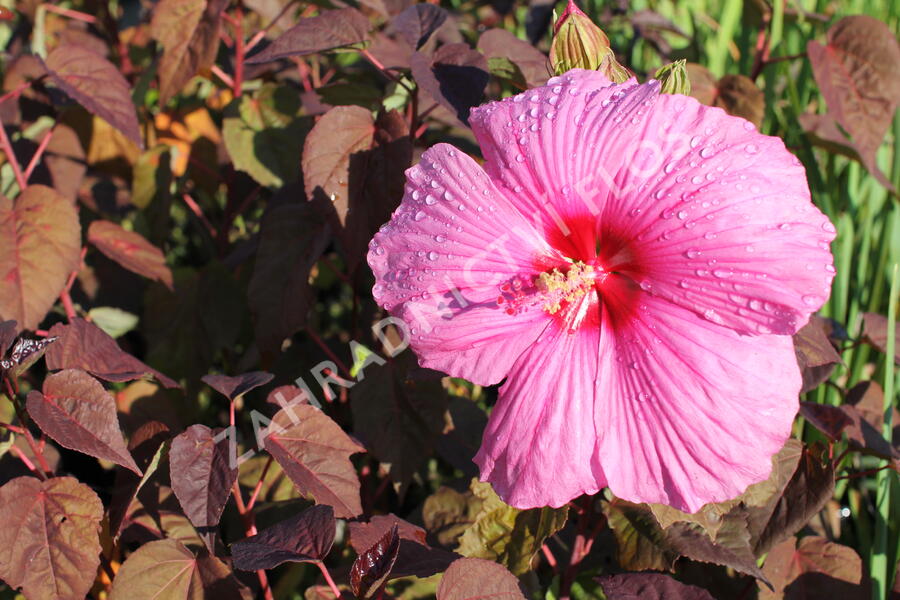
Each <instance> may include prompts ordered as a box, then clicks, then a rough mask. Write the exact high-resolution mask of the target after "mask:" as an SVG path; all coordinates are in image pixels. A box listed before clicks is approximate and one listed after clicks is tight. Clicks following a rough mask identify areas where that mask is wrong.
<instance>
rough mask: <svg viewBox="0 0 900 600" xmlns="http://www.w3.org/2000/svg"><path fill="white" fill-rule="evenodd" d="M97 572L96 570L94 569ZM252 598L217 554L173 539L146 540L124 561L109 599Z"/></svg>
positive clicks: (231, 599) (197, 599)
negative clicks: (196, 551)
mask: <svg viewBox="0 0 900 600" xmlns="http://www.w3.org/2000/svg"><path fill="white" fill-rule="evenodd" d="M92 575H93V573H92ZM162 598H165V599H166V600H201V599H203V598H208V599H210V600H212V599H215V600H251V599H252V598H253V594H252V593H251V592H250V590H249V589H247V588H246V587H245V586H244V585H243V584H241V583H240V582H239V581H238V580H237V579H236V578H235V576H234V573H233V572H232V571H231V569H229V568H228V567H227V566H226V565H225V563H223V562H222V561H220V560H219V559H218V558H216V557H215V556H209V555H207V554H201V555H200V556H194V554H193V553H192V552H191V551H190V550H188V549H187V548H185V546H184V545H183V544H182V543H181V542H179V541H177V540H172V539H166V540H157V541H153V542H150V543H148V544H144V545H143V546H141V547H140V548H138V549H137V550H136V551H135V552H134V553H132V554H131V556H129V557H128V559H127V560H126V561H125V562H124V563H122V566H121V567H120V568H119V571H118V573H116V577H115V579H114V580H113V585H112V589H111V590H110V593H109V600H160V599H162Z"/></svg>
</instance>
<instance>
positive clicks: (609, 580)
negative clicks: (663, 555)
mask: <svg viewBox="0 0 900 600" xmlns="http://www.w3.org/2000/svg"><path fill="white" fill-rule="evenodd" d="M597 581H598V582H599V583H600V586H601V587H602V588H603V593H604V594H606V598H607V599H608V600H715V599H714V598H713V597H712V594H710V593H709V592H707V591H706V590H704V589H703V588H699V587H696V586H693V585H686V584H684V583H681V582H679V581H676V580H675V579H672V578H671V577H669V576H668V575H663V574H662V573H620V574H618V575H604V576H602V577H598V578H597Z"/></svg>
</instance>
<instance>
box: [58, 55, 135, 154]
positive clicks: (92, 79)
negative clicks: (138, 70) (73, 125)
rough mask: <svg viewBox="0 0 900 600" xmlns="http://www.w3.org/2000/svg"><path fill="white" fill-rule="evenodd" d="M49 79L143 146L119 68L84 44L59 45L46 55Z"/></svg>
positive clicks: (132, 105) (129, 91)
mask: <svg viewBox="0 0 900 600" xmlns="http://www.w3.org/2000/svg"><path fill="white" fill-rule="evenodd" d="M45 64H46V66H47V74H48V75H49V76H50V80H51V81H52V82H53V83H54V84H56V85H57V86H58V87H59V88H60V89H61V90H62V91H64V92H65V93H66V94H68V95H69V96H71V98H72V99H73V100H75V102H77V103H78V104H80V105H82V106H83V107H85V108H86V109H87V110H88V112H91V113H93V114H95V115H97V116H98V117H100V118H101V119H103V120H104V121H106V122H107V123H109V124H110V125H112V126H113V127H115V128H116V129H118V130H119V131H121V132H122V133H123V134H124V135H125V137H127V138H128V139H129V140H131V141H132V142H134V143H135V144H137V145H138V146H142V145H143V141H142V140H141V130H140V127H139V125H138V119H137V112H135V109H134V103H132V101H131V88H130V87H129V85H128V82H127V81H126V80H125V77H123V76H122V73H120V72H119V69H118V68H117V67H116V66H115V65H114V64H112V63H111V62H109V61H108V60H106V59H105V58H104V57H103V56H101V55H99V54H97V53H95V52H94V51H93V50H91V49H89V48H86V47H84V46H79V45H75V44H60V45H59V46H57V47H56V48H54V49H53V51H52V52H50V54H49V55H48V56H47V61H46V63H45Z"/></svg>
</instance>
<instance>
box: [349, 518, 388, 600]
mask: <svg viewBox="0 0 900 600" xmlns="http://www.w3.org/2000/svg"><path fill="white" fill-rule="evenodd" d="M399 552H400V533H399V529H398V527H397V525H396V524H394V525H393V526H392V527H391V528H390V529H389V530H388V531H387V532H385V534H384V535H383V536H382V537H381V539H379V540H378V541H377V542H375V544H373V545H372V547H370V548H368V549H367V550H366V551H365V552H363V553H362V554H360V555H359V556H358V557H356V560H355V561H354V562H353V566H352V567H351V568H350V589H352V590H353V593H354V594H356V597H357V598H371V597H372V596H374V595H375V594H376V593H378V591H379V590H381V589H382V586H384V584H385V582H386V581H387V580H388V577H390V575H391V569H393V568H394V562H396V560H397V554H398V553H399Z"/></svg>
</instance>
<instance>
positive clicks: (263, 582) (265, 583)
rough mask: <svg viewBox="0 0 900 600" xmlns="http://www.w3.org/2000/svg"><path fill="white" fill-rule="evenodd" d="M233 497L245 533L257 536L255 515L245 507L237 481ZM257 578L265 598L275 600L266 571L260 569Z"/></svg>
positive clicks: (248, 535) (232, 489)
mask: <svg viewBox="0 0 900 600" xmlns="http://www.w3.org/2000/svg"><path fill="white" fill-rule="evenodd" d="M231 491H232V496H234V503H235V505H236V506H237V510H238V514H239V515H240V517H241V522H242V523H243V524H244V533H245V534H246V535H247V537H250V536H251V535H256V523H255V522H254V521H255V519H254V517H253V513H252V512H251V511H250V509H249V508H248V507H247V506H245V505H244V498H243V496H241V486H240V485H239V484H238V482H237V481H235V482H234V486H233V487H232V488H231ZM256 576H257V578H258V579H259V585H260V587H261V588H262V591H263V596H264V597H265V599H266V600H274V596H273V595H272V587H271V586H270V585H269V578H268V577H267V576H266V570H265V569H259V570H258V571H257V572H256Z"/></svg>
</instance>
